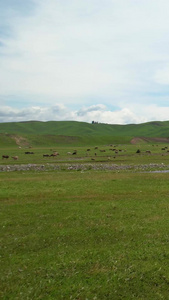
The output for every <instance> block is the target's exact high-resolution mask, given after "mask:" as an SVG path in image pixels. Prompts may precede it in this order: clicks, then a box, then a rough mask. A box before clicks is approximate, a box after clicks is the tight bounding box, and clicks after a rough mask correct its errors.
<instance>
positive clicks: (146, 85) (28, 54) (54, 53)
mask: <svg viewBox="0 0 169 300" xmlns="http://www.w3.org/2000/svg"><path fill="white" fill-rule="evenodd" d="M11 1H12V0H8V1H7V2H5V3H6V4H5V5H6V6H3V8H4V9H3V10H1V11H2V12H3V14H2V12H1V20H0V24H1V25H2V26H1V28H6V29H7V28H8V30H7V31H8V34H4V32H5V29H4V31H3V29H2V30H0V57H1V59H0V97H1V99H2V98H3V99H7V98H8V102H6V100H3V102H5V105H9V107H10V109H12V107H13V109H14V111H15V109H19V111H22V110H23V108H22V105H20V108H16V104H15V101H16V99H17V96H18V98H23V99H25V100H23V101H24V102H23V103H24V105H23V106H25V105H26V106H27V107H29V106H32V102H34V106H35V107H39V109H40V110H39V111H38V112H37V113H36V116H39V118H41V119H43V118H45V114H46V117H47V116H48V118H52V116H53V115H52V113H51V112H50V107H53V106H54V105H55V103H62V104H63V105H64V106H65V107H69V108H66V109H62V112H63V114H62V115H61V114H60V117H62V118H63V119H65V118H67V111H69V113H70V117H71V118H73V117H74V118H75V119H79V118H82V119H83V120H84V121H91V120H92V117H93V118H96V119H97V118H98V119H99V120H102V121H103V122H106V119H107V118H108V119H109V120H110V121H111V122H112V121H113V123H116V122H117V123H119V122H120V123H123V122H124V123H126V122H131V123H132V122H136V123H137V122H140V121H141V122H142V120H147V118H149V117H148V116H146V109H145V110H144V109H143V110H142V114H143V115H142V116H140V115H139V117H138V113H139V112H136V113H135V112H134V110H133V109H134V106H135V102H138V103H139V104H140V103H141V104H142V105H143V104H146V105H149V106H152V105H153V104H156V105H157V107H158V106H160V105H161V106H165V107H166V103H167V101H168V100H166V99H167V96H168V92H169V88H168V89H167V87H168V85H169V68H168V66H169V54H168V46H169V18H168V13H167V12H168V11H169V2H168V1H167V0H154V1H152V0H147V1H145V0H142V1H136V0H125V1H124V0H118V1H117V0H105V1H103V0H101V1H96V0H92V1H91V0H86V1H78V0H69V1H61V0H58V1H55V0H49V1H46V0H34V1H27V4H25V6H24V5H23V4H22V5H21V0H17V1H15V3H16V4H18V6H17V5H14V4H13V5H12V6H11ZM22 3H23V2H22ZM0 6H2V4H1V3H0ZM0 8H1V7H0ZM164 85H165V90H164ZM153 93H156V94H157V95H159V96H156V97H153V96H152V94H153ZM162 94H164V95H163V97H161V95H162ZM100 99H101V100H102V102H101V105H102V108H101V106H99V105H100V104H98V103H100ZM162 99H165V103H161V104H159V102H160V101H162ZM29 103H30V105H29ZM47 105H49V108H47ZM114 106H115V107H116V111H112V110H111V107H114ZM42 107H46V108H45V109H44V110H45V112H43V109H42ZM85 107H87V111H85ZM89 107H90V109H91V107H93V108H95V109H93V110H92V109H91V110H90V111H89V110H88V108H89ZM103 107H105V108H103ZM106 107H110V108H109V109H107V108H106ZM96 108H97V109H96ZM34 112H35V109H33V111H32V114H33V113H34ZM76 112H77V113H76ZM161 113H162V114H163V115H165V116H166V114H165V111H163V109H162V110H161ZM16 115H17V113H16ZM16 115H15V116H16ZM163 115H161V118H162V117H163ZM30 116H31V113H30ZM27 117H28V115H27ZM53 117H54V116H53ZM167 118H168V117H167ZM139 120H140V121H139Z"/></svg>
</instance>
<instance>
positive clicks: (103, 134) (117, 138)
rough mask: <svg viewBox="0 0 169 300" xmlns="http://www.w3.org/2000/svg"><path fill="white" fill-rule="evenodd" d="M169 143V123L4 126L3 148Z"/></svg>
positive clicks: (0, 133)
mask: <svg viewBox="0 0 169 300" xmlns="http://www.w3.org/2000/svg"><path fill="white" fill-rule="evenodd" d="M136 138H139V142H140V140H141V141H142V142H145V143H147V142H153V141H158V142H160V141H165V142H169V121H164V122H161V121H158V122H157V121H156V122H148V123H142V124H129V125H111V124H102V123H100V124H99V123H94V124H91V123H85V122H77V121H48V122H40V121H28V122H11V123H0V145H1V146H13V145H16V144H17V145H21V146H23V145H25V146H30V145H31V146H41V145H46V146H50V145H55V144H57V145H62V144H63V145H70V144H72V145H79V146H81V145H85V144H88V145H94V144H110V143H121V144H122V143H130V142H133V143H134V142H137V140H138V139H136Z"/></svg>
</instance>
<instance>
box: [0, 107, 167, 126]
mask: <svg viewBox="0 0 169 300" xmlns="http://www.w3.org/2000/svg"><path fill="white" fill-rule="evenodd" d="M168 115H169V107H158V106H156V105H149V106H143V105H136V106H135V107H133V108H129V107H125V108H122V109H119V110H116V111H111V110H109V109H108V108H107V107H106V106H105V105H102V104H98V105H92V106H88V107H82V108H80V109H79V110H72V109H70V108H68V107H66V106H65V105H63V104H55V105H54V106H45V107H40V106H32V107H27V108H24V109H14V108H12V107H10V106H1V108H0V122H15V121H16V122H19V121H30V120H38V121H49V120H53V121H68V120H74V121H82V122H88V123H91V122H92V121H95V122H98V123H107V124H131V123H135V124H138V123H144V122H149V121H153V120H159V121H164V120H166V119H168ZM143 116H144V117H143Z"/></svg>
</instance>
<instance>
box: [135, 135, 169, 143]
mask: <svg viewBox="0 0 169 300" xmlns="http://www.w3.org/2000/svg"><path fill="white" fill-rule="evenodd" d="M145 142H147V143H150V142H151V143H169V138H160V137H156V138H150V137H135V138H133V139H132V140H131V141H130V143H131V144H133V145H137V144H141V143H145Z"/></svg>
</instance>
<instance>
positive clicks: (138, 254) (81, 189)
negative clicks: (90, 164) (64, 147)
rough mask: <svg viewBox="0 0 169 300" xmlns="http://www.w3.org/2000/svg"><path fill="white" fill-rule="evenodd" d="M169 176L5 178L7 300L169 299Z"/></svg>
mask: <svg viewBox="0 0 169 300" xmlns="http://www.w3.org/2000/svg"><path fill="white" fill-rule="evenodd" d="M168 180H169V175H168V174H150V173H146V174H139V173H134V174H132V173H126V174H125V173H113V172H105V171H99V172H94V171H86V172H76V171H71V172H64V171H63V172H46V173H45V172H42V173H41V172H39V173H36V172H26V173H22V172H11V173H0V199H1V212H0V220H1V227H0V228H1V270H0V272H1V287H0V291H1V298H2V299H147V300H149V299H167V297H168V283H169V267H168V266H169V264H168V259H169V250H168V243H169V226H168V225H169V218H168V211H169V202H168V198H169V190H168Z"/></svg>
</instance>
